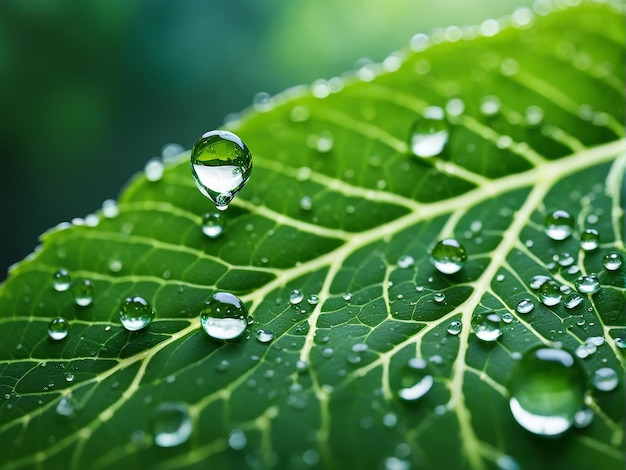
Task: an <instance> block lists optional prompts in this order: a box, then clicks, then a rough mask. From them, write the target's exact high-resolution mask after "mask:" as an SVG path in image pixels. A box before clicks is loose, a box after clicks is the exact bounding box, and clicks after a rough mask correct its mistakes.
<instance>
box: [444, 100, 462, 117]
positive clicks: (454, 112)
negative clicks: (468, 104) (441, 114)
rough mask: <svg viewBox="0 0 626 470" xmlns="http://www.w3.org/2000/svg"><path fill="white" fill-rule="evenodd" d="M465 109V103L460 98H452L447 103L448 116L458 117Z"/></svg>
mask: <svg viewBox="0 0 626 470" xmlns="http://www.w3.org/2000/svg"><path fill="white" fill-rule="evenodd" d="M463 111H465V103H463V100H461V99H460V98H452V99H451V100H449V101H448V102H447V103H446V113H448V116H451V117H457V116H460V115H461V114H463Z"/></svg>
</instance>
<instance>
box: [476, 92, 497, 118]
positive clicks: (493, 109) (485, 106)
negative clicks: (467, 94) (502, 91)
mask: <svg viewBox="0 0 626 470" xmlns="http://www.w3.org/2000/svg"><path fill="white" fill-rule="evenodd" d="M480 112H481V113H482V114H483V115H484V116H495V115H496V114H498V113H499V112H500V99H499V98H498V97H497V96H493V95H487V96H485V97H483V99H481V100H480Z"/></svg>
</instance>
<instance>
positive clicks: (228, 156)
mask: <svg viewBox="0 0 626 470" xmlns="http://www.w3.org/2000/svg"><path fill="white" fill-rule="evenodd" d="M191 172H192V174H193V178H194V181H195V182H196V186H197V187H198V189H199V190H200V192H201V193H202V194H203V195H204V196H206V197H207V198H209V199H210V200H211V201H213V203H215V206H216V207H217V209H218V210H225V209H226V208H228V204H229V203H230V201H232V200H233V198H234V197H235V196H236V195H237V193H238V192H239V191H241V189H242V188H243V187H244V185H245V184H246V183H247V182H248V179H249V178H250V174H251V173H252V154H251V153H250V151H249V150H248V147H246V145H245V144H244V143H243V141H242V140H241V139H240V138H239V137H237V136H236V135H235V134H233V133H232V132H228V131H220V130H216V131H210V132H207V133H205V134H203V135H202V137H201V138H200V139H199V140H198V141H197V142H196V143H195V144H194V146H193V149H192V150H191Z"/></svg>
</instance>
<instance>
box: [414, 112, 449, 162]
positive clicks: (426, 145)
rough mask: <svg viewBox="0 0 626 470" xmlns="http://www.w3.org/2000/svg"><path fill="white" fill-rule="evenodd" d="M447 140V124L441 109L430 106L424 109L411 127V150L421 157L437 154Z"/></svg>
mask: <svg viewBox="0 0 626 470" xmlns="http://www.w3.org/2000/svg"><path fill="white" fill-rule="evenodd" d="M447 142H448V125H447V124H446V121H445V120H444V113H443V109H441V108H439V107H437V106H431V107H428V108H426V109H425V110H424V112H423V113H422V116H421V117H420V118H419V119H418V120H417V121H416V122H415V124H413V127H412V128H411V142H410V146H411V150H412V151H413V154H414V155H416V156H418V157H422V158H427V157H433V156H435V155H439V154H440V153H441V152H442V151H443V149H444V147H445V145H446V143H447Z"/></svg>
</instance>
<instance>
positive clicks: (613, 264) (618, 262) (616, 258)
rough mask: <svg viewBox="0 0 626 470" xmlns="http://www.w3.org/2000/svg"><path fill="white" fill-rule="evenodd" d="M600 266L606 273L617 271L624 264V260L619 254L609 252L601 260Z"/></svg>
mask: <svg viewBox="0 0 626 470" xmlns="http://www.w3.org/2000/svg"><path fill="white" fill-rule="evenodd" d="M602 264H603V265H604V269H606V270H607V271H617V270H619V269H621V267H622V265H623V264H624V258H623V257H622V255H620V254H619V253H615V252H611V253H609V254H607V255H605V256H604V258H602Z"/></svg>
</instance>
